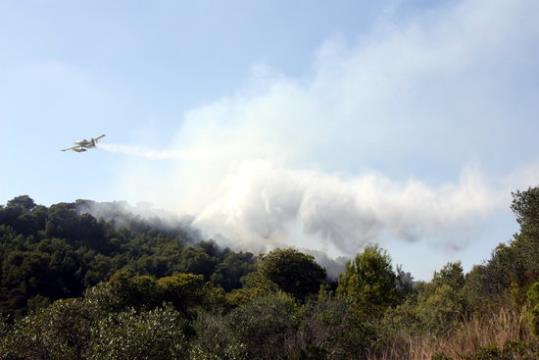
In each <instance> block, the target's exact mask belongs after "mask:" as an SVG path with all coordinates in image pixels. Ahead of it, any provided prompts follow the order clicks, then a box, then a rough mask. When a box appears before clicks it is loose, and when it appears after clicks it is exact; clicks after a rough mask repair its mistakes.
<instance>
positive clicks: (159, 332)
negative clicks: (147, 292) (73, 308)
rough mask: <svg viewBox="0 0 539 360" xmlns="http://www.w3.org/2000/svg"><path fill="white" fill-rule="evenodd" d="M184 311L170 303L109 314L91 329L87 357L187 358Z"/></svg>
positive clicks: (95, 359)
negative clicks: (180, 311)
mask: <svg viewBox="0 0 539 360" xmlns="http://www.w3.org/2000/svg"><path fill="white" fill-rule="evenodd" d="M183 322H184V320H183V319H182V317H181V315H180V314H179V313H178V312H177V311H176V310H174V309H173V308H171V307H165V308H155V309H153V310H149V311H136V310H133V309H131V310H128V311H125V312H121V313H118V314H110V315H109V316H107V317H104V318H103V319H101V320H100V321H99V322H98V323H97V325H96V326H95V327H94V328H93V329H92V343H91V346H90V349H89V350H88V354H87V355H86V357H85V358H86V359H88V360H108V359H110V360H123V359H125V360H131V359H147V360H162V359H171V360H172V359H178V360H180V359H187V354H188V346H187V341H186V338H185V335H184V333H183V331H182V328H183Z"/></svg>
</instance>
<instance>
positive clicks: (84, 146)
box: [62, 134, 105, 152]
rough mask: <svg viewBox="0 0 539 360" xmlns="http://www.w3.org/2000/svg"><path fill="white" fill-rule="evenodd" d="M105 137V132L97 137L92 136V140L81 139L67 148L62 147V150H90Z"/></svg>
mask: <svg viewBox="0 0 539 360" xmlns="http://www.w3.org/2000/svg"><path fill="white" fill-rule="evenodd" d="M104 137H105V134H102V135H99V136H97V137H95V138H90V140H87V139H83V140H79V141H75V142H74V144H75V145H73V146H72V147H68V148H66V149H62V151H69V150H71V151H75V152H84V151H88V150H89V149H93V148H95V146H96V145H97V143H98V142H99V140H101V139H102V138H104Z"/></svg>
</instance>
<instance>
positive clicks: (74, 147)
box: [62, 145, 82, 151]
mask: <svg viewBox="0 0 539 360" xmlns="http://www.w3.org/2000/svg"><path fill="white" fill-rule="evenodd" d="M81 149H82V146H80V145H75V146H72V147H69V148H66V149H62V151H69V150H72V151H80V150H81Z"/></svg>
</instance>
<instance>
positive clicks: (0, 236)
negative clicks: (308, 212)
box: [0, 188, 539, 360]
mask: <svg viewBox="0 0 539 360" xmlns="http://www.w3.org/2000/svg"><path fill="white" fill-rule="evenodd" d="M96 205H99V204H96V203H93V202H91V201H85V200H79V201H77V202H75V203H60V204H55V205H52V206H50V207H45V206H41V205H36V204H35V203H34V201H33V200H32V199H31V198H30V197H28V196H19V197H16V198H14V199H12V200H10V201H9V202H8V203H7V204H6V205H5V206H0V359H6V360H7V359H9V360H13V359H190V360H195V359H197V360H198V359H200V360H203V359H204V360H205V359H207V360H210V359H211V360H213V359H215V360H217V359H230V360H232V359H270V358H271V359H298V360H299V359H370V360H371V359H372V360H374V359H380V360H383V359H433V360H434V359H435V360H449V359H454V360H456V359H468V360H483V359H500V360H502V359H503V360H512V359H515V360H516V359H522V360H524V359H538V358H539V341H538V339H537V336H539V188H530V189H528V190H526V191H517V192H516V193H514V194H513V203H512V209H513V211H514V213H515V215H516V220H517V222H518V223H519V225H520V231H519V232H518V233H517V234H515V235H514V238H513V239H512V241H510V242H509V243H508V244H501V245H499V246H498V247H497V248H496V249H495V250H494V251H493V253H492V256H491V258H490V259H489V260H488V261H486V262H485V263H483V264H481V265H477V266H475V267H474V268H473V269H472V270H471V271H470V272H469V273H467V274H465V273H464V271H463V268H462V266H461V264H460V263H458V262H457V263H449V264H447V265H445V266H444V267H443V268H442V269H440V270H439V271H437V272H435V273H434V276H433V279H432V280H431V281H430V282H413V281H412V278H411V276H410V274H408V273H405V272H404V271H402V269H400V268H398V267H395V266H394V264H392V261H391V258H390V256H389V254H388V253H387V252H385V251H384V250H383V249H380V248H378V247H376V246H370V247H367V248H365V249H364V250H363V251H362V252H361V253H359V254H357V255H356V256H355V257H354V258H353V259H352V260H351V261H349V262H348V264H347V265H346V268H345V270H344V272H343V273H341V274H340V276H339V278H338V279H337V281H336V282H335V281H331V280H328V279H327V278H326V272H325V270H324V269H323V268H322V267H321V266H320V265H318V264H317V263H316V261H315V260H314V258H313V257H312V256H309V255H306V254H303V253H301V252H300V251H298V250H295V249H276V250H273V251H271V252H269V253H267V254H262V255H258V256H255V255H253V254H251V253H248V252H235V251H232V250H230V249H227V248H221V247H219V246H218V245H217V244H215V243H214V242H213V241H211V240H201V239H200V236H199V235H198V234H197V233H196V231H194V230H193V229H191V228H189V226H188V225H185V224H181V223H167V222H163V221H161V220H159V219H146V218H141V217H138V216H136V215H133V214H130V213H127V212H125V211H123V210H122V209H121V207H117V206H115V204H109V208H108V211H107V212H106V216H101V217H94V216H92V215H90V213H89V212H88V210H89V209H91V208H92V207H94V206H96Z"/></svg>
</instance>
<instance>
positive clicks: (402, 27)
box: [100, 0, 539, 266]
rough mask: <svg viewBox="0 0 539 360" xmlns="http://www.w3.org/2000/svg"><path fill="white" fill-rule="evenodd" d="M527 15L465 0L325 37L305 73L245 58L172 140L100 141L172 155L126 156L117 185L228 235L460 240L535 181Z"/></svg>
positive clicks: (488, 0)
mask: <svg viewBox="0 0 539 360" xmlns="http://www.w3.org/2000/svg"><path fill="white" fill-rule="evenodd" d="M537 13H539V2H534V1H525V0H516V1H504V0H469V1H458V2H451V3H450V4H445V5H440V6H439V7H437V8H436V11H428V12H424V13H420V14H418V15H416V16H413V17H408V18H406V19H405V20H400V21H397V20H394V19H387V18H386V19H381V20H380V21H379V22H378V25H377V26H376V27H375V28H374V29H373V30H372V32H371V33H370V34H367V35H363V36H362V37H361V38H360V39H359V40H357V41H347V40H346V39H342V38H339V37H335V38H332V39H331V40H329V41H327V42H326V43H324V44H323V45H322V46H321V47H320V49H319V51H318V53H317V55H316V57H315V59H314V61H313V64H312V65H311V66H306V67H305V69H307V70H306V73H305V74H302V75H301V76H297V77H294V76H287V75H286V74H282V73H280V72H279V71H278V70H276V69H271V68H270V67H269V66H267V65H264V66H256V67H255V70H256V71H253V74H252V76H251V78H250V79H249V80H248V81H247V86H245V87H244V88H242V89H239V90H238V91H237V92H235V93H233V94H230V95H228V96H224V97H222V98H220V99H217V100H216V101H214V102H212V103H210V104H207V105H204V106H200V107H198V108H195V109H191V110H189V111H186V112H185V113H184V114H183V116H182V117H181V122H180V123H179V130H178V134H177V136H176V138H175V141H174V142H173V144H172V146H171V147H170V150H168V151H153V150H151V149H144V148H138V147H131V146H119V145H106V144H103V145H100V147H101V148H103V149H104V150H107V151H112V152H117V153H122V154H126V155H133V156H137V157H142V158H146V159H149V160H152V159H167V160H171V161H169V162H167V165H166V166H161V167H159V166H156V165H155V163H154V162H152V163H151V164H150V162H145V161H137V162H136V163H135V162H128V163H127V164H126V165H125V168H124V169H121V171H122V173H123V174H124V175H123V176H124V177H123V181H121V182H120V184H119V186H118V189H117V191H118V194H119V196H122V197H124V198H126V199H128V200H130V201H134V202H136V201H141V200H146V201H150V202H154V203H156V204H157V205H159V206H162V207H164V208H167V209H171V210H175V211H177V212H179V213H187V214H192V215H193V216H194V217H195V220H194V224H195V225H196V226H198V227H200V228H201V229H203V230H204V231H205V232H206V233H207V234H209V235H210V236H214V235H216V234H219V235H220V236H222V239H223V241H224V242H226V241H230V242H231V245H236V246H238V247H246V248H249V249H251V250H266V249H269V248H273V247H276V246H288V245H294V246H297V247H299V248H309V249H313V250H317V251H322V252H324V253H327V254H330V255H331V256H339V255H347V256H350V255H352V254H354V253H355V252H357V251H358V250H360V249H361V248H362V247H364V246H365V244H368V243H380V242H382V243H388V242H399V243H402V242H403V241H404V242H408V243H410V242H418V241H425V242H427V243H429V244H432V245H434V246H442V247H444V250H446V249H462V248H463V247H464V246H465V245H466V241H467V240H466V238H465V237H463V236H461V235H462V234H463V233H466V232H468V231H469V230H470V229H484V228H485V227H484V226H485V224H486V223H488V219H489V217H491V216H493V215H494V214H496V213H497V212H499V211H500V210H501V209H507V208H508V206H509V202H510V192H511V191H512V190H515V189H516V188H518V187H520V186H526V187H527V186H533V185H535V184H534V183H533V182H534V181H535V182H536V181H537V179H538V178H539V176H538V175H539V171H537V167H534V166H532V165H530V164H533V163H535V162H536V161H537V160H538V159H537V157H536V156H535V155H534V154H537V141H536V135H535V134H537V132H534V131H525V132H523V131H521V129H530V128H534V127H537V126H536V125H533V124H538V123H537V121H536V114H537V110H536V109H537V97H536V96H533V94H531V93H530V92H528V91H526V84H527V83H525V82H526V81H528V80H526V81H524V80H523V79H530V78H533V75H534V74H535V73H536V64H537V63H539V53H538V52H537V51H536V49H537V48H539V47H538V46H537V45H538V44H539V22H537V21H536V17H535V14H537ZM517 70H518V74H516V73H515V71H517ZM261 72H263V74H262V76H261ZM530 81H532V80H530ZM523 82H524V83H523ZM516 98H518V101H515V99H516ZM515 104H518V105H515ZM515 114H518V116H516V115H515ZM537 131H539V128H538V129H537ZM503 139H508V140H511V141H507V142H506V141H503ZM516 139H518V140H516ZM516 143H518V147H515V144H516ZM501 159H502V160H504V161H505V162H504V163H503V164H505V165H504V166H501V165H500V161H501ZM508 159H509V160H508ZM468 164H479V166H471V167H470V166H468ZM507 164H511V165H510V166H509V165H507ZM371 169H375V171H373V170H371ZM481 169H486V170H481ZM515 169H516V170H515ZM522 169H524V170H522ZM524 178H525V179H526V181H528V182H523V181H522V180H523V179H524ZM227 239H228V240H227ZM503 240H507V239H505V238H502V239H498V241H503ZM433 266H436V264H433Z"/></svg>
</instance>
